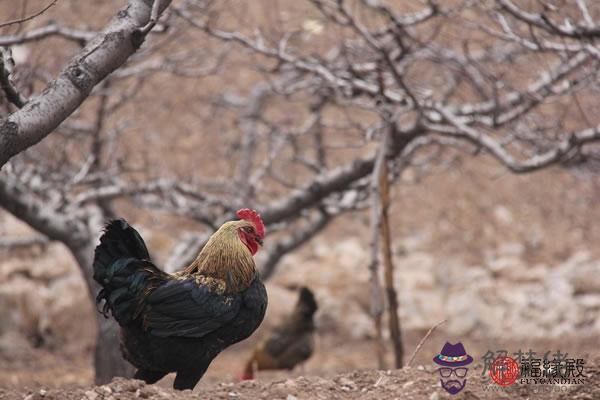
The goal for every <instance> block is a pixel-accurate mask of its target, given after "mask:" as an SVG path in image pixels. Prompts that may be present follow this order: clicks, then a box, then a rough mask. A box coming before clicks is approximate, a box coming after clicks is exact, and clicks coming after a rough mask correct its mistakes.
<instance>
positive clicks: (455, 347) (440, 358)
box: [433, 342, 473, 367]
mask: <svg viewBox="0 0 600 400" xmlns="http://www.w3.org/2000/svg"><path fill="white" fill-rule="evenodd" d="M433 362H434V363H436V364H438V365H443V366H444V367H460V366H463V365H467V364H471V363H472V362H473V357H471V356H470V355H468V354H467V352H466V350H465V346H463V344H462V343H461V342H458V343H456V344H450V343H449V342H446V344H445V345H444V347H443V348H442V351H441V352H440V354H438V355H437V356H435V357H433Z"/></svg>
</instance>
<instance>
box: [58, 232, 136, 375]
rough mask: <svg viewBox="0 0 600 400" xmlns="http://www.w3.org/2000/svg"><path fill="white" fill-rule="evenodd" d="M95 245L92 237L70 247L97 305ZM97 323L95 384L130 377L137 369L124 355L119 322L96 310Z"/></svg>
mask: <svg viewBox="0 0 600 400" xmlns="http://www.w3.org/2000/svg"><path fill="white" fill-rule="evenodd" d="M94 248H95V243H94V242H92V241H91V240H90V241H89V243H88V244H86V245H83V246H77V247H70V250H71V252H72V253H73V255H74V257H75V259H76V260H77V263H78V264H79V269H80V270H81V273H82V274H83V278H84V280H85V283H86V286H87V288H88V292H89V295H90V299H91V301H92V303H93V304H94V308H96V294H97V293H98V291H99V290H100V286H99V285H98V284H97V283H96V282H95V281H94V279H93V269H92V262H93V260H94ZM96 322H97V334H96V350H95V353H94V368H95V383H96V384H97V385H101V384H104V383H108V382H110V381H111V380H112V378H114V377H116V376H122V377H125V378H131V377H132V376H133V373H134V372H135V371H134V367H133V366H132V365H131V364H129V363H128V362H127V361H125V359H124V358H123V356H122V355H121V349H120V340H119V330H120V328H119V325H118V324H117V322H116V321H115V319H114V318H112V317H111V318H104V316H103V315H102V314H100V313H96Z"/></svg>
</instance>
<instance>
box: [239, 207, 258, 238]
mask: <svg viewBox="0 0 600 400" xmlns="http://www.w3.org/2000/svg"><path fill="white" fill-rule="evenodd" d="M235 215H237V216H238V218H240V219H243V220H246V221H250V222H252V223H253V224H254V226H255V227H256V233H258V235H259V236H260V237H261V238H263V239H264V237H265V224H264V223H263V220H262V218H261V217H260V215H259V214H258V213H257V212H256V211H254V210H251V209H249V208H242V209H241V210H238V211H237V212H236V213H235Z"/></svg>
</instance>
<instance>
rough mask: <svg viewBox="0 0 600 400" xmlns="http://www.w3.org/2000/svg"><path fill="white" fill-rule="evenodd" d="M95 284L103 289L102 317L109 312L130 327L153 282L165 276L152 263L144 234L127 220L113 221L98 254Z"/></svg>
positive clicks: (99, 246)
mask: <svg viewBox="0 0 600 400" xmlns="http://www.w3.org/2000/svg"><path fill="white" fill-rule="evenodd" d="M93 267H94V280H95V281H96V282H98V283H99V284H100V285H101V286H102V290H101V291H100V293H98V296H97V297H96V303H98V304H100V303H101V302H102V301H103V300H104V302H105V303H104V306H103V308H102V311H101V312H102V313H103V314H104V316H106V317H107V316H108V313H109V311H110V312H112V315H113V316H114V317H115V319H116V320H117V321H118V322H119V324H120V325H126V324H128V323H129V322H131V321H132V320H133V319H134V318H135V317H136V313H137V310H138V308H139V307H138V306H139V299H140V296H141V295H142V294H143V293H144V288H146V287H148V285H149V284H150V281H152V280H155V278H160V277H161V276H162V275H164V273H163V272H161V271H160V270H159V269H158V268H156V267H155V266H154V265H153V264H152V262H151V261H150V255H149V254H148V249H147V248H146V245H145V243H144V240H143V239H142V237H141V236H140V234H139V233H138V232H137V231H136V230H135V229H134V228H133V227H131V226H130V225H129V224H128V223H127V222H126V221H125V220H123V219H117V220H112V221H110V222H109V223H108V224H107V225H106V228H105V229H104V234H103V235H102V237H100V244H99V245H98V246H97V247H96V251H95V253H94V264H93Z"/></svg>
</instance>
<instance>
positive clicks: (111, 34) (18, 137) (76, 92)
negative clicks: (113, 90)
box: [0, 0, 170, 167]
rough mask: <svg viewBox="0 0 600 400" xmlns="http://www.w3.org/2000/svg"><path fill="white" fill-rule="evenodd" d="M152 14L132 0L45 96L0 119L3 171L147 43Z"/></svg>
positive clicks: (76, 58)
mask: <svg viewBox="0 0 600 400" xmlns="http://www.w3.org/2000/svg"><path fill="white" fill-rule="evenodd" d="M169 4H170V1H169V0H165V1H164V2H161V10H160V11H161V12H162V11H163V10H164V8H166V7H167V6H168V5H169ZM150 12H151V8H150V7H149V6H148V4H147V3H146V2H145V1H143V0H130V1H129V5H128V7H127V8H126V9H124V10H122V11H120V12H119V13H118V14H117V16H116V17H115V18H114V19H113V20H112V21H111V23H110V24H109V25H108V26H107V27H106V29H105V30H104V32H102V33H101V34H99V35H98V36H96V37H95V38H94V39H93V40H92V41H91V42H90V43H88V45H87V46H86V47H85V48H83V49H82V51H81V52H80V53H79V54H78V55H77V56H76V57H74V58H73V59H72V60H71V62H69V64H68V65H67V67H66V68H65V69H64V70H63V71H62V72H61V73H60V75H59V76H58V78H56V79H55V80H54V81H52V82H50V83H49V84H48V87H47V88H46V90H44V91H43V92H42V94H41V95H39V96H38V97H36V98H35V99H33V100H31V101H29V102H28V103H27V104H26V105H25V106H24V107H23V108H21V109H20V110H18V111H16V112H15V113H13V114H11V115H10V116H9V117H8V118H5V119H3V120H0V167H1V166H3V165H4V164H5V163H6V162H7V161H8V160H9V159H10V158H11V157H13V156H14V155H16V154H18V153H20V152H21V151H23V150H25V149H27V148H28V147H30V146H32V145H34V144H36V143H37V142H39V141H40V140H42V139H43V138H44V137H46V136H47V135H48V134H50V133H51V132H52V131H53V130H54V129H55V128H56V127H57V126H58V125H59V124H60V123H61V122H63V121H64V120H65V119H66V118H67V117H68V116H69V115H71V113H73V111H75V110H76V109H77V108H78V107H79V105H80V104H81V103H82V102H83V101H84V100H85V99H86V98H87V97H88V96H89V94H90V92H91V91H92V89H93V88H94V86H96V85H97V84H98V83H99V82H100V81H101V80H102V79H104V78H105V77H106V76H107V75H108V74H110V73H111V72H112V71H114V70H115V69H117V68H119V67H120V66H121V65H123V63H125V61H126V60H127V59H128V58H129V56H131V55H132V54H133V53H135V51H136V50H137V49H138V48H139V46H140V45H141V44H142V42H143V40H144V35H143V34H140V33H139V31H138V28H139V27H140V26H144V25H145V24H146V23H148V20H149V18H150Z"/></svg>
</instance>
